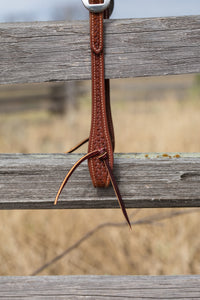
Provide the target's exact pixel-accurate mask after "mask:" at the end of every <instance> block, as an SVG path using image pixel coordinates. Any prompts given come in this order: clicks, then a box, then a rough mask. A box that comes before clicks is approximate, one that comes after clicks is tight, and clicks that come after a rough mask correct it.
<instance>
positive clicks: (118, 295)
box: [0, 275, 200, 300]
mask: <svg viewBox="0 0 200 300" xmlns="http://www.w3.org/2000/svg"><path fill="white" fill-rule="evenodd" d="M199 295H200V276H197V275H196V276H37V277H28V276H27V277H9V276H6V277H0V297H1V298H2V299H11V298H12V299H21V298H23V299H24V298H26V299H44V298H45V299H96V300H98V299H165V300H167V299H199Z"/></svg>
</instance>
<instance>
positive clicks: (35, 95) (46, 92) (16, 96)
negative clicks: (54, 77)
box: [0, 81, 83, 114]
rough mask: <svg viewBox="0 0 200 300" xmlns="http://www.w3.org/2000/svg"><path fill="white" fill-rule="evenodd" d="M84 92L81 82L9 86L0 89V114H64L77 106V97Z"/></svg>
mask: <svg viewBox="0 0 200 300" xmlns="http://www.w3.org/2000/svg"><path fill="white" fill-rule="evenodd" d="M82 92H83V89H81V87H80V82H79V81H67V82H63V83H52V84H37V85H33V84H26V85H13V86H12V87H10V85H8V86H6V87H5V88H1V89H0V114H2V113H3V114H6V113H19V112H24V111H47V112H50V113H53V114H64V113H66V112H67V110H68V108H69V107H70V106H72V105H73V106H74V107H75V106H77V97H78V95H79V94H80V93H82Z"/></svg>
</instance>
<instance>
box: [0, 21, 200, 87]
mask: <svg viewBox="0 0 200 300" xmlns="http://www.w3.org/2000/svg"><path fill="white" fill-rule="evenodd" d="M105 24H106V25H105V44H106V49H105V53H106V55H105V72H106V77H107V78H122V77H136V76H155V75H167V74H184V73H198V72H200V51H199V47H200V34H199V33H200V29H199V28H200V16H188V17H170V18H154V19H153V18H150V19H131V20H107V21H106V22H105ZM0 37H1V39H0V57H1V60H0V69H1V76H0V84H5V83H9V84H10V83H25V82H45V81H62V80H74V79H76V80H77V79H78V80H82V79H89V78H90V50H89V25H88V22H87V21H80V22H77V21H76V22H43V23H14V24H12V23H7V24H0ZM130 62H131V63H130Z"/></svg>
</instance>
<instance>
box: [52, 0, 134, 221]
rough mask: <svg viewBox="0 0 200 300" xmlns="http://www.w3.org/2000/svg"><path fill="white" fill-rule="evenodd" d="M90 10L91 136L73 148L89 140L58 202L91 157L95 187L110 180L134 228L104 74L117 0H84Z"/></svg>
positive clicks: (108, 88) (61, 188) (90, 162)
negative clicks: (108, 23)
mask: <svg viewBox="0 0 200 300" xmlns="http://www.w3.org/2000/svg"><path fill="white" fill-rule="evenodd" d="M82 2H83V4H84V6H85V7H86V8H87V9H88V10H89V11H90V48H91V77H92V118H91V129H90V136H89V139H86V140H85V141H83V142H82V143H80V144H79V145H78V146H76V147H75V148H73V149H72V150H70V151H69V152H68V153H71V152H73V151H74V150H76V149H77V148H78V147H79V146H81V145H82V144H83V143H85V142H87V141H89V145H88V153H87V154H86V155H85V156H83V157H82V158H81V159H80V160H79V161H78V162H77V163H76V164H75V165H74V166H73V167H72V168H71V170H70V171H69V172H68V174H67V176H66V177H65V179H64V181H63V183H62V184H61V186H60V189H59V191H58V193H57V196H56V199H55V202H54V204H57V201H58V198H59V195H60V194H61V192H62V190H63V188H64V186H65V184H66V183H67V181H68V179H69V177H70V176H71V174H72V173H73V172H74V170H75V169H76V168H77V167H78V166H79V165H80V164H81V163H82V162H83V161H84V160H88V167H89V171H90V176H91V179H92V182H93V185H94V187H108V186H109V184H110V182H111V183H112V186H113V189H114V191H115V194H116V196H117V199H118V202H119V205H120V207H121V209H122V212H123V214H124V217H125V219H126V221H127V223H128V225H129V226H130V227H131V224H130V221H129V218H128V215H127V212H126V209H125V206H124V203H123V200H122V197H121V194H120V191H119V188H118V186H117V183H116V180H115V177H114V175H113V171H112V170H113V160H114V158H113V152H114V147H115V137H114V129H113V122H112V115H111V107H110V82H109V79H105V75H104V19H108V18H109V17H110V15H111V13H112V11H113V7H114V0H90V1H89V0H82Z"/></svg>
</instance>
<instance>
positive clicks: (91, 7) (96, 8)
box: [82, 0, 111, 13]
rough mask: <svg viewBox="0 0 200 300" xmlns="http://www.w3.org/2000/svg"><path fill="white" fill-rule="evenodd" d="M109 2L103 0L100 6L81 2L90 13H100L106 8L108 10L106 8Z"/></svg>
mask: <svg viewBox="0 0 200 300" xmlns="http://www.w3.org/2000/svg"><path fill="white" fill-rule="evenodd" d="M110 1H111V0H104V3H102V4H90V3H89V0H82V2H83V5H84V6H85V7H86V8H87V9H88V10H89V11H90V12H93V13H100V12H102V11H104V10H106V8H108V6H109V5H110Z"/></svg>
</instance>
